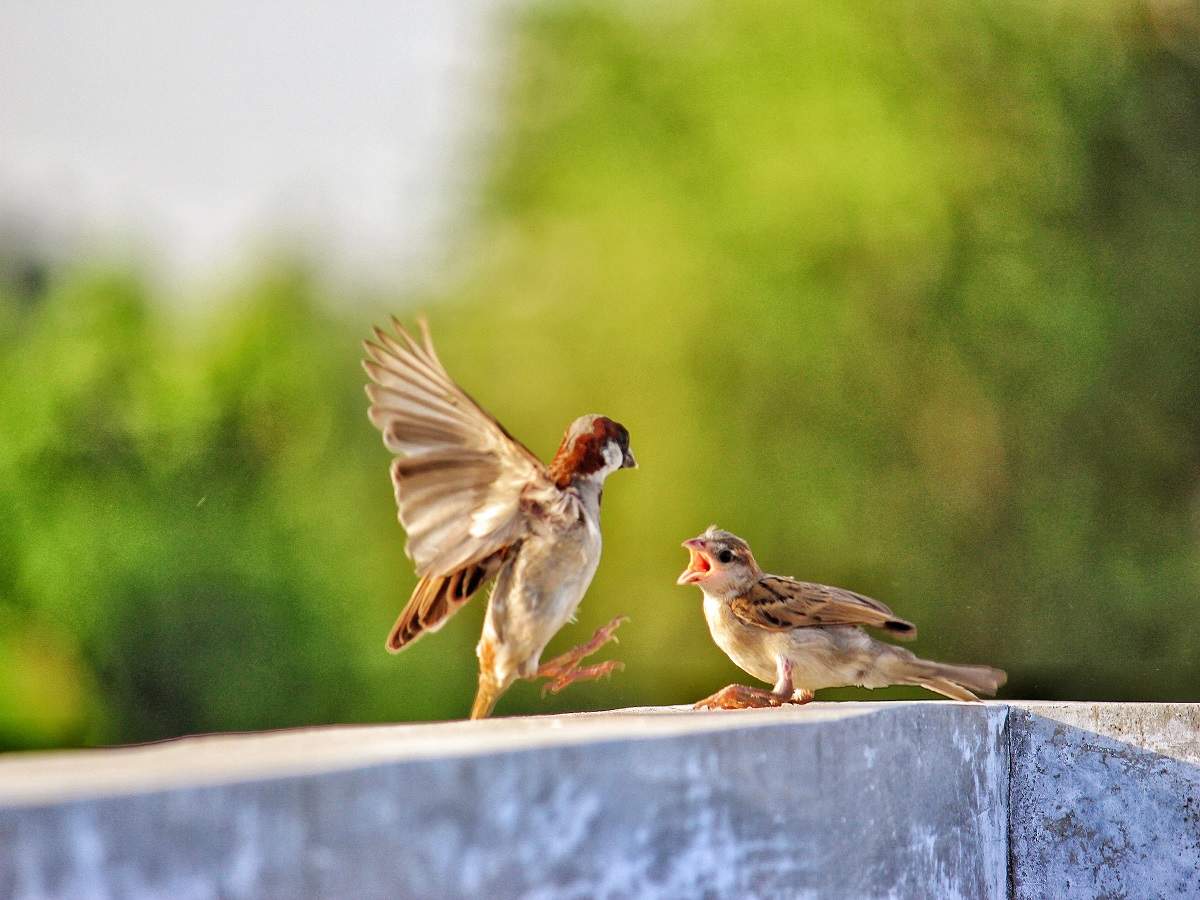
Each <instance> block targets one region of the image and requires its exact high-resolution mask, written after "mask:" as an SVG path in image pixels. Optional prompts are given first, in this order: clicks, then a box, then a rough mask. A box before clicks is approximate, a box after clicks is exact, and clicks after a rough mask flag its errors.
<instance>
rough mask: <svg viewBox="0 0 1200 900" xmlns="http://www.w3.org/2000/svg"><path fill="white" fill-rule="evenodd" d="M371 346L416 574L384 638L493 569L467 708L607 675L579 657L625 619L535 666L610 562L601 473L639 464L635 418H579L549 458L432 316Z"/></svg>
mask: <svg viewBox="0 0 1200 900" xmlns="http://www.w3.org/2000/svg"><path fill="white" fill-rule="evenodd" d="M392 324H393V326H394V327H395V330H396V334H395V335H392V334H389V333H387V332H385V331H383V330H381V329H379V328H376V329H375V340H374V341H366V342H365V343H364V346H365V347H366V350H367V353H368V355H369V356H370V359H365V360H363V366H364V367H365V368H366V370H367V374H368V375H369V376H370V378H371V382H372V383H371V384H368V385H367V396H368V397H369V398H370V400H371V407H370V411H369V415H370V419H371V422H372V423H373V424H374V425H375V427H376V428H378V429H379V430H380V431H381V432H383V442H384V444H385V445H386V446H387V448H388V449H389V450H391V451H392V452H393V453H395V454H396V455H397V458H396V459H395V460H393V462H392V468H391V471H392V484H393V487H394V488H395V492H396V505H397V506H398V507H399V516H400V523H401V524H402V525H403V526H404V528H405V530H406V531H407V532H408V543H407V545H406V546H405V550H406V552H407V553H408V555H409V556H410V557H411V558H412V560H413V562H414V563H415V564H416V569H417V574H418V575H419V576H420V578H421V580H420V581H419V582H418V584H417V587H416V589H415V590H414V591H413V594H412V597H411V598H410V599H409V601H408V605H407V606H405V607H404V611H403V612H402V613H400V618H399V619H397V620H396V624H395V625H394V626H393V627H392V631H391V634H389V635H388V639H387V649H388V650H389V651H390V652H392V653H397V652H399V651H400V650H402V649H404V648H405V647H407V646H408V645H409V644H411V643H412V642H413V641H415V640H416V639H417V638H419V637H420V636H421V635H423V634H425V633H426V632H428V631H437V630H438V629H439V628H441V627H442V625H444V624H445V623H446V620H447V619H449V618H450V616H452V615H453V614H454V613H455V612H457V611H458V609H459V608H460V607H461V606H462V605H463V604H464V603H466V602H467V601H468V600H469V599H471V597H472V596H473V595H474V594H475V593H476V592H477V591H478V590H479V589H480V588H481V587H482V586H483V585H484V583H485V582H487V581H490V580H492V579H494V580H495V585H494V587H493V588H492V594H491V598H490V599H489V600H488V607H487V615H486V618H485V621H484V626H483V636H482V637H481V638H480V641H479V645H478V647H477V648H476V653H477V655H478V656H479V691H478V693H477V694H476V696H475V703H474V705H473V706H472V707H471V718H472V719H479V718H483V717H484V716H487V715H488V714H490V713H491V711H492V708H493V707H494V706H495V705H496V701H497V700H498V699H499V698H500V695H501V694H503V693H504V692H505V691H506V690H507V689H508V687H509V686H510V685H511V684H512V683H513V681H515V680H516V679H517V678H531V679H532V678H549V679H550V683H549V684H548V685H547V687H546V689H547V690H551V691H554V692H557V691H559V690H561V689H562V688H564V687H566V686H567V685H568V684H570V683H571V682H573V681H578V680H581V679H585V678H598V677H600V676H602V675H607V674H609V673H611V672H612V671H613V670H614V669H616V668H618V667H619V665H620V664H619V663H616V662H606V663H600V664H599V665H593V666H585V667H582V668H581V667H580V666H579V662H580V660H582V659H583V658H584V657H585V656H587V655H589V654H591V653H593V652H594V651H596V650H597V649H599V648H600V647H601V646H603V645H604V644H605V643H606V642H607V641H608V640H609V639H611V638H612V634H613V632H614V631H615V630H616V629H617V627H618V626H619V625H620V624H621V622H622V621H623V619H622V618H620V617H618V618H616V619H614V620H613V621H612V622H610V623H609V624H608V625H606V626H604V627H603V628H601V629H599V630H598V631H597V632H596V634H595V636H594V637H593V638H592V640H590V641H589V642H588V643H586V644H584V645H583V646H581V647H577V648H575V649H574V650H571V651H569V652H567V653H565V654H563V655H562V656H560V657H557V658H556V659H554V660H552V661H550V662H548V663H545V664H542V665H540V666H539V659H540V658H541V655H542V650H543V649H545V647H546V644H547V643H549V641H550V639H551V638H552V637H553V636H554V635H555V633H556V632H557V631H558V630H559V629H560V628H562V627H563V625H565V624H566V623H567V622H568V621H570V620H571V619H572V618H573V616H574V615H575V610H576V608H577V607H578V606H579V601H580V600H582V599H583V595H584V592H585V591H586V590H587V588H588V585H589V584H590V583H591V581H592V576H593V575H594V574H595V572H596V566H597V564H598V563H599V562H600V495H601V491H602V488H603V486H604V479H605V478H607V477H608V476H609V475H611V474H612V473H613V472H615V471H616V470H617V469H629V468H634V467H636V465H637V463H636V462H635V461H634V458H633V453H632V452H630V449H629V432H628V431H627V430H626V429H625V426H623V425H620V424H619V423H617V422H614V421H613V420H612V419H608V418H605V417H604V416H596V415H590V416H581V417H579V418H578V419H576V420H575V421H574V422H572V423H571V426H570V427H569V428H568V429H567V433H566V436H565V437H564V438H563V441H562V444H561V446H560V447H559V448H558V452H557V453H556V454H555V456H554V459H553V461H552V462H551V463H550V465H549V467H547V466H544V465H543V464H542V462H541V461H540V460H539V459H538V458H537V457H536V456H534V455H533V453H532V452H530V451H529V450H528V449H527V448H526V447H525V446H524V445H523V444H522V443H521V442H520V441H518V440H516V439H515V438H514V437H513V436H512V435H510V434H509V433H508V432H507V431H506V430H505V429H504V427H503V426H502V425H501V424H500V423H499V422H497V421H496V420H495V419H494V418H492V416H490V415H489V414H488V413H486V412H484V410H483V409H482V408H481V407H480V406H479V405H478V404H476V403H475V401H474V400H472V399H471V398H470V397H469V396H467V394H466V392H465V391H463V389H462V388H460V387H459V386H458V385H457V384H455V383H454V381H453V380H452V379H451V378H450V376H449V374H447V372H446V370H445V368H443V366H442V364H441V361H440V360H439V359H438V357H437V353H436V352H435V351H434V349H433V342H432V340H431V339H430V336H429V329H428V327H427V326H426V324H425V323H424V322H423V321H422V322H421V323H420V325H421V341H420V342H418V341H417V340H416V339H415V338H414V337H413V336H412V335H410V334H409V333H408V332H407V331H405V329H404V328H403V327H402V326H401V325H400V323H399V322H398V321H396V320H395V319H393V320H392Z"/></svg>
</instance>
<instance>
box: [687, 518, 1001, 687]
mask: <svg viewBox="0 0 1200 900" xmlns="http://www.w3.org/2000/svg"><path fill="white" fill-rule="evenodd" d="M683 546H684V547H685V548H686V549H687V551H688V553H690V554H691V559H690V562H689V564H688V567H687V569H685V570H684V572H683V574H682V575H680V576H679V580H678V583H679V584H694V585H697V586H698V587H699V588H700V590H701V591H703V592H704V616H705V618H706V619H707V620H708V628H709V631H711V632H712V636H713V640H714V641H716V643H717V646H718V647H720V648H721V649H722V650H724V651H725V653H726V654H728V655H729V658H730V659H732V660H733V661H734V662H735V663H737V664H738V666H740V667H741V668H742V669H744V670H745V671H747V672H749V673H750V674H751V675H753V676H754V677H755V678H758V679H760V680H762V681H765V682H767V683H768V684H773V685H774V687H773V688H772V689H771V690H769V691H767V690H763V689H762V688H755V687H747V686H745V685H740V684H731V685H729V686H728V687H725V688H723V689H721V690H720V691H718V692H717V693H715V694H713V695H712V696H711V697H707V698H705V699H704V700H701V701H700V702H699V703H697V704H696V708H697V709H742V708H746V707H758V706H780V705H782V704H784V703H797V704H799V703H807V702H809V701H810V700H812V699H813V691H818V690H820V689H821V688H829V687H847V686H850V685H858V686H861V687H867V688H879V687H887V686H888V685H891V684H912V685H920V686H921V687H924V688H928V689H929V690H931V691H935V692H937V693H939V694H942V695H943V696H946V697H949V698H950V699H952V700H974V701H978V700H979V698H978V697H977V696H976V694H977V693H979V694H988V695H991V694H995V693H996V690H997V688H999V687H1000V685H1002V684H1004V681H1005V678H1006V676H1005V674H1004V672H1002V671H1000V670H999V669H993V668H991V667H989V666H957V665H948V664H946V663H939V662H930V661H929V660H924V659H918V658H917V657H916V656H914V655H913V654H912V653H911V652H909V651H908V650H905V649H903V648H902V647H896V646H893V645H892V644H886V643H883V642H882V641H877V640H875V639H874V638H873V637H871V636H870V635H869V634H867V632H865V631H864V630H863V629H862V627H861V626H863V625H867V626H870V627H872V628H880V629H882V630H884V631H886V632H888V633H889V634H891V635H893V636H895V637H897V638H900V639H902V640H911V639H912V638H915V637H916V636H917V629H916V627H915V626H914V625H913V624H912V623H911V622H906V621H905V620H904V619H900V618H897V617H896V616H895V615H894V614H893V613H892V611H891V610H890V609H888V608H887V607H886V606H884V605H883V604H882V603H880V602H879V601H878V600H872V599H871V598H870V597H864V596H863V595H862V594H856V593H854V592H853V591H847V590H843V589H842V588H835V587H826V586H825V585H823V584H810V583H809V582H806V581H796V580H795V579H793V578H787V577H784V576H782V575H768V574H766V573H765V572H763V570H762V569H760V568H759V566H758V562H757V561H756V560H755V559H754V554H753V553H751V552H750V545H749V544H747V543H746V542H745V541H743V540H742V539H741V538H740V537H738V536H737V535H735V534H731V533H729V532H728V531H722V530H721V529H719V528H717V526H715V525H712V526H710V527H709V529H708V530H707V531H705V532H704V533H703V534H701V535H699V536H698V537H694V538H692V539H691V540H687V541H684V542H683Z"/></svg>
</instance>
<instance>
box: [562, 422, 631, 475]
mask: <svg viewBox="0 0 1200 900" xmlns="http://www.w3.org/2000/svg"><path fill="white" fill-rule="evenodd" d="M636 468H637V460H636V459H634V458H633V451H632V450H630V449H629V429H627V428H626V427H625V426H624V425H622V424H621V423H620V422H614V421H613V420H612V419H610V418H608V416H597V415H587V416H580V417H579V418H578V419H576V420H575V421H574V422H572V423H571V425H570V427H569V428H567V433H566V434H564V435H563V439H562V443H561V444H559V446H558V452H557V453H555V454H554V459H553V460H552V461H551V463H550V477H551V478H553V479H554V483H555V484H557V485H558V486H559V487H560V488H565V487H567V486H568V485H570V484H571V483H572V482H574V481H577V480H579V479H585V478H586V479H592V480H595V481H600V482H603V481H604V479H605V478H607V477H608V476H609V475H611V474H612V473H613V472H615V471H617V469H636Z"/></svg>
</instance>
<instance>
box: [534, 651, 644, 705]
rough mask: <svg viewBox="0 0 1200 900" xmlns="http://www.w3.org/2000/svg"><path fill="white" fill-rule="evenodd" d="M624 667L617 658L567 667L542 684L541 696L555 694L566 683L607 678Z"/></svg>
mask: <svg viewBox="0 0 1200 900" xmlns="http://www.w3.org/2000/svg"><path fill="white" fill-rule="evenodd" d="M624 668H625V663H623V662H621V661H620V660H619V659H610V660H608V661H607V662H602V663H596V664H595V665H592V666H584V667H583V668H575V669H569V670H567V671H566V672H564V673H563V674H561V675H558V676H556V677H554V678H552V679H551V680H550V681H548V682H546V684H544V685H542V696H543V697H545V696H547V695H549V694H557V693H558V692H559V691H561V690H562V689H563V688H565V687H566V686H567V685H570V684H574V683H575V682H576V681H594V680H596V679H598V678H607V677H609V676H610V675H612V673H613V672H620V671H621V670H622V669H624Z"/></svg>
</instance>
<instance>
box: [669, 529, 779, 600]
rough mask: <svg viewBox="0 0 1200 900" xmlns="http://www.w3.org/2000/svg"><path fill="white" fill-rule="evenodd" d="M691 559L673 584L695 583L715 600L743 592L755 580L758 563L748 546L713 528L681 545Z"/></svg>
mask: <svg viewBox="0 0 1200 900" xmlns="http://www.w3.org/2000/svg"><path fill="white" fill-rule="evenodd" d="M683 547H684V549H685V550H687V551H688V553H690V554H691V558H690V559H689V560H688V567H687V568H686V569H684V570H683V573H682V574H681V575H680V576H679V578H678V579H676V582H675V583H676V584H695V585H698V586H699V587H700V589H701V590H702V591H704V593H706V594H711V595H713V596H716V597H722V596H736V595H740V594H743V593H745V592H746V591H748V590H749V589H750V587H751V585H753V584H754V582H755V581H757V580H758V577H759V575H760V570H759V568H758V561H757V560H755V558H754V554H753V553H751V552H750V545H749V544H747V543H746V542H745V541H743V540H742V539H741V538H740V537H738V536H737V535H736V534H733V533H731V532H728V531H724V530H722V529H720V528H718V527H717V526H716V525H710V526H708V530H707V531H705V532H704V533H703V534H700V535H697V536H696V537H694V538H689V539H688V540H686V541H684V542H683Z"/></svg>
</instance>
